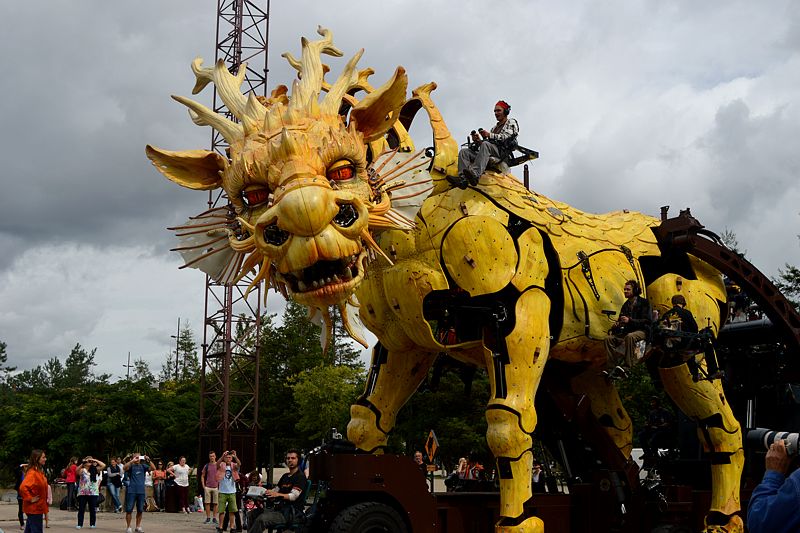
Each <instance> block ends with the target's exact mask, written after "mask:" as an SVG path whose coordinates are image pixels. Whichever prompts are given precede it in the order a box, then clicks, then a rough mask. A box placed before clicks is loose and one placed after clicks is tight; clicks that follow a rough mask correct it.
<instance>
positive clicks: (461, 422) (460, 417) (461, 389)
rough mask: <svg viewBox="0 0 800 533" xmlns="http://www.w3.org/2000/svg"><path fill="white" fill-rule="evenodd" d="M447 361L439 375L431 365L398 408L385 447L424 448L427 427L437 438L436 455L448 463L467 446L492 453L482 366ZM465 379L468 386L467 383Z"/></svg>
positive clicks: (481, 454) (403, 450)
mask: <svg viewBox="0 0 800 533" xmlns="http://www.w3.org/2000/svg"><path fill="white" fill-rule="evenodd" d="M451 365H452V362H450V363H448V367H447V369H445V370H444V371H438V372H441V375H440V376H438V377H437V375H436V374H437V370H436V369H435V368H434V369H432V370H431V371H430V372H429V374H428V378H427V380H426V381H425V382H424V383H423V384H422V385H420V388H419V390H418V391H417V393H416V394H414V395H413V396H412V397H411V399H410V400H409V401H408V403H407V404H406V405H405V406H404V407H403V408H402V409H401V410H400V413H399V414H398V417H397V424H396V426H395V430H394V431H393V433H392V434H391V435H390V438H389V449H390V450H391V451H393V452H395V453H403V454H411V453H413V452H414V451H415V450H423V448H424V446H425V441H426V440H427V438H428V433H429V432H430V431H431V430H433V431H434V432H435V433H436V437H437V439H438V440H439V451H438V453H437V457H436V459H438V460H439V461H441V463H442V464H443V465H445V466H448V467H452V465H453V464H455V463H456V462H457V460H458V458H459V457H461V456H464V455H468V454H469V453H470V452H473V453H475V454H477V455H478V456H479V457H481V458H482V459H483V460H484V461H488V460H490V458H491V454H490V453H489V448H488V445H487V444H486V429H487V423H486V414H485V411H486V404H487V402H488V400H489V378H488V375H487V374H486V371H485V370H483V369H475V370H474V371H473V370H472V369H470V368H468V367H466V366H463V365H461V364H456V365H453V366H451ZM467 383H471V386H469V387H467Z"/></svg>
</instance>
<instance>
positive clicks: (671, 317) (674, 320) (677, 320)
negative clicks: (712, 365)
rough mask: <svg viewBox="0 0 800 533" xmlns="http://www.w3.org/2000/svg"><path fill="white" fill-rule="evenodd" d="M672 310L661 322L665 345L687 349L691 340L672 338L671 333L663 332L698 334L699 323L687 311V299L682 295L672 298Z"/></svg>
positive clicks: (665, 314)
mask: <svg viewBox="0 0 800 533" xmlns="http://www.w3.org/2000/svg"><path fill="white" fill-rule="evenodd" d="M671 301H672V309H670V310H669V311H667V312H666V313H664V316H663V317H661V320H660V321H659V327H660V328H661V331H662V334H663V336H664V345H665V346H666V347H667V348H673V349H682V348H687V347H688V346H689V343H690V341H691V339H688V338H685V337H670V336H669V333H668V332H667V333H663V330H675V331H683V332H685V333H697V331H698V330H697V322H696V321H695V319H694V316H692V313H691V311H689V310H688V309H686V298H684V297H683V295H681V294H676V295H675V296H673V297H672V300H671Z"/></svg>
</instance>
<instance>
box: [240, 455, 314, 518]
mask: <svg viewBox="0 0 800 533" xmlns="http://www.w3.org/2000/svg"><path fill="white" fill-rule="evenodd" d="M286 467H287V468H288V469H289V471H288V472H287V473H285V474H283V475H282V476H281V478H280V479H279V480H278V485H277V489H270V490H268V491H267V492H266V493H265V496H267V497H268V498H271V499H273V500H276V504H275V507H274V508H273V509H268V510H264V512H263V513H261V514H260V515H258V516H257V517H255V519H252V517H251V520H248V522H250V527H249V528H248V530H247V531H248V533H263V532H264V531H267V530H268V529H270V528H274V527H276V526H286V525H290V524H292V522H293V521H294V519H295V518H296V517H299V516H300V515H301V514H303V503H304V500H305V498H303V497H302V496H303V492H304V491H305V490H306V476H305V475H304V474H303V471H302V470H300V452H299V451H298V450H295V449H291V450H289V451H287V452H286Z"/></svg>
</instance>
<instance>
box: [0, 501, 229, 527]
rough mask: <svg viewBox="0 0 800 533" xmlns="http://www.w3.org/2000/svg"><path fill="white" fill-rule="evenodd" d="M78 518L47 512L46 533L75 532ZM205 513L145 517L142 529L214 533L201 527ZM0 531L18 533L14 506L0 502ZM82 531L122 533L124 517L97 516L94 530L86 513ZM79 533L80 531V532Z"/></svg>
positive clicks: (159, 514) (72, 514)
mask: <svg viewBox="0 0 800 533" xmlns="http://www.w3.org/2000/svg"><path fill="white" fill-rule="evenodd" d="M77 516H78V514H77V513H75V512H69V511H60V510H58V509H51V510H50V529H46V530H45V531H47V532H52V533H59V532H64V531H75V526H76V525H77V524H78V518H77ZM205 519H206V515H205V513H192V514H191V515H186V514H180V513H144V517H143V518H142V528H143V529H144V531H145V533H199V532H206V533H215V529H214V527H212V525H211V524H203V522H204V521H205ZM135 524H136V514H135V513H134V515H133V517H132V520H131V527H134V526H135ZM0 529H2V530H3V531H4V532H5V533H20V529H19V522H17V504H16V503H6V502H0ZM83 530H86V531H87V532H88V531H96V532H97V533H107V532H113V533H125V514H123V513H121V514H115V513H105V512H104V513H98V514H97V528H96V529H93V530H92V529H89V513H88V512H87V513H86V516H85V517H84V525H83ZM83 530H81V531H83Z"/></svg>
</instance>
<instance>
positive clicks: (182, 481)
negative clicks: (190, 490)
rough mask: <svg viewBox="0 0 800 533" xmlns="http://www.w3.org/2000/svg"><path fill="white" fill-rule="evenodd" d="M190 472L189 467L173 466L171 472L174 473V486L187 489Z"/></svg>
mask: <svg viewBox="0 0 800 533" xmlns="http://www.w3.org/2000/svg"><path fill="white" fill-rule="evenodd" d="M190 470H191V467H190V466H189V465H184V466H181V465H179V464H178V465H173V466H172V471H173V472H175V484H176V485H178V486H179V487H188V486H189V471H190Z"/></svg>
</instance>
